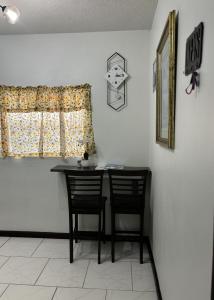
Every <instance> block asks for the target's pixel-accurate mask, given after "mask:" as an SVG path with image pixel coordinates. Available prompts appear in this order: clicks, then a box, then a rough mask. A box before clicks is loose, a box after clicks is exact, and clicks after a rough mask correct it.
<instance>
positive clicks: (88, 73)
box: [0, 31, 149, 232]
mask: <svg viewBox="0 0 214 300" xmlns="http://www.w3.org/2000/svg"><path fill="white" fill-rule="evenodd" d="M115 51H117V52H119V53H121V54H122V55H123V56H124V57H125V58H126V59H127V67H128V69H127V71H128V73H129V75H130V78H129V80H128V106H127V107H126V108H125V109H124V110H122V111H121V112H115V111H113V110H112V109H111V108H110V107H108V106H107V104H106V80H105V79H104V76H105V73H106V60H107V58H108V57H109V56H110V55H112V53H114V52H115ZM0 53H1V71H0V84H6V85H22V86H27V85H33V86H36V85H44V84H45V85H50V86H53V85H65V84H72V85H75V84H81V83H86V82H88V83H90V84H91V85H92V105H93V125H94V131H95V141H96V145H97V150H98V161H100V162H106V163H110V162H112V163H113V162H117V163H123V164H125V165H133V166H141V165H147V164H148V141H149V140H148V138H149V137H148V104H149V99H148V98H149V88H148V68H149V61H148V58H149V32H148V31H130V32H105V33H82V34H52V35H16V36H15V35H14V36H0ZM62 163H65V162H63V161H61V160H59V159H20V160H14V159H5V160H0V191H1V193H0V208H1V209H0V230H38V231H57V232H66V231H68V212H67V199H66V191H65V186H64V178H63V176H62V175H59V174H56V173H50V172H49V170H50V168H51V167H53V166H54V165H56V164H62ZM133 226H134V225H133Z"/></svg>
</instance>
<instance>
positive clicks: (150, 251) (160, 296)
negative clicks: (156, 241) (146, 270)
mask: <svg viewBox="0 0 214 300" xmlns="http://www.w3.org/2000/svg"><path fill="white" fill-rule="evenodd" d="M146 242H147V247H148V251H149V257H150V260H151V265H152V271H153V275H154V280H155V286H156V292H157V296H158V300H163V298H162V295H161V290H160V284H159V279H158V274H157V270H156V266H155V261H154V256H153V253H152V247H151V244H150V240H149V237H146Z"/></svg>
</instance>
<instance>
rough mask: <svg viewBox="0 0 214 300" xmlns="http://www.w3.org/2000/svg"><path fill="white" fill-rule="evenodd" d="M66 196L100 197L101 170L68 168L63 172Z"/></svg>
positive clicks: (70, 197)
mask: <svg viewBox="0 0 214 300" xmlns="http://www.w3.org/2000/svg"><path fill="white" fill-rule="evenodd" d="M65 176H66V184H67V191H68V197H69V199H70V200H72V199H73V198H81V197H83V198H84V197H101V196H102V185H103V170H69V171H66V172H65Z"/></svg>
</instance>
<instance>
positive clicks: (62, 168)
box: [50, 165, 151, 173]
mask: <svg viewBox="0 0 214 300" xmlns="http://www.w3.org/2000/svg"><path fill="white" fill-rule="evenodd" d="M95 169H96V167H77V166H71V165H57V166H55V167H53V168H52V169H51V170H50V171H51V172H60V173H64V172H65V171H69V170H83V171H85V170H95ZM99 170H100V169H99ZM103 170H104V171H105V172H106V173H107V172H108V169H105V168H103ZM123 170H130V171H134V170H148V171H149V173H151V170H150V168H149V167H127V166H124V168H123Z"/></svg>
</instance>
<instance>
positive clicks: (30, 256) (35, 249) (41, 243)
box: [30, 239, 44, 257]
mask: <svg viewBox="0 0 214 300" xmlns="http://www.w3.org/2000/svg"><path fill="white" fill-rule="evenodd" d="M43 241H44V239H42V240H41V241H40V243H39V245H38V246H37V247H36V249H34V251H33V252H32V253H31V255H30V257H33V255H34V254H35V252H36V250H37V249H38V248H39V247H40V246H41V244H42V242H43Z"/></svg>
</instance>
